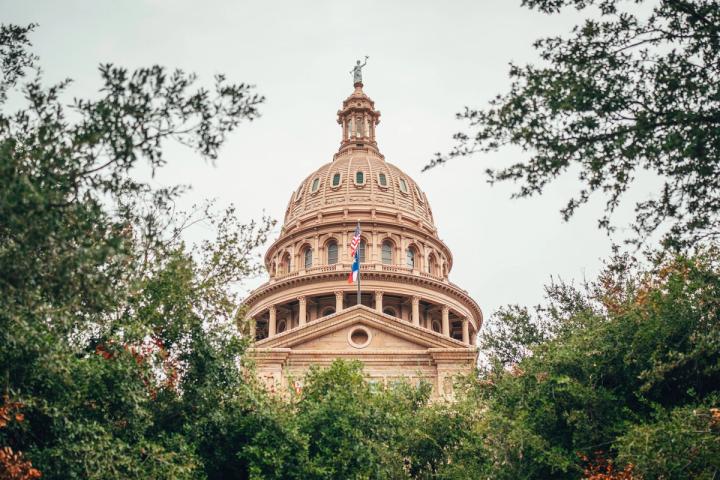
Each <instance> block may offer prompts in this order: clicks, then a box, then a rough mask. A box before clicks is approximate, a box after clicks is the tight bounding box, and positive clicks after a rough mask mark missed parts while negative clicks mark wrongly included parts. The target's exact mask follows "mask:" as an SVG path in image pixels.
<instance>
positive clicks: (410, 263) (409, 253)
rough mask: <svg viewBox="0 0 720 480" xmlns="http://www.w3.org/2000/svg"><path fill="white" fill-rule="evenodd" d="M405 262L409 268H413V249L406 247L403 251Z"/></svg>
mask: <svg viewBox="0 0 720 480" xmlns="http://www.w3.org/2000/svg"><path fill="white" fill-rule="evenodd" d="M405 257H406V264H407V266H408V267H410V268H415V250H413V249H412V248H408V249H407V250H406V252H405Z"/></svg>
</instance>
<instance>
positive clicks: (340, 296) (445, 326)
mask: <svg viewBox="0 0 720 480" xmlns="http://www.w3.org/2000/svg"><path fill="white" fill-rule="evenodd" d="M346 293H348V292H346V291H342V290H338V291H335V312H336V313H337V312H341V311H342V310H343V309H344V308H345V307H344V298H345V294H346ZM350 293H351V294H352V292H350ZM365 293H367V292H365ZM373 293H374V297H375V310H376V311H377V312H378V313H383V294H384V293H385V292H384V291H382V290H375V291H374V292H373ZM296 300H297V302H298V318H297V319H298V322H297V324H298V326H299V327H302V326H303V325H305V324H306V323H307V319H308V311H307V297H306V296H304V295H301V296H298V297H296ZM410 300H411V312H412V313H411V317H410V321H411V323H412V324H413V325H415V326H418V327H420V326H421V325H420V300H421V297H420V296H417V295H415V296H412V297H410ZM277 310H278V307H277V305H270V306H269V307H267V313H268V322H267V323H268V338H272V337H274V336H275V335H277V334H278V333H279V332H278V329H277V326H278V320H277ZM441 312H442V323H441V325H442V329H441V332H440V333H442V334H443V335H445V336H448V337H449V336H451V332H450V307H449V306H447V305H442V307H441ZM318 318H319V317H318ZM398 320H400V321H405V320H402V319H401V318H398ZM460 321H461V324H462V342H463V343H465V344H470V322H469V320H468V318H467V317H460ZM255 322H256V320H255V319H254V318H253V319H252V321H251V335H252V336H253V337H254V336H255Z"/></svg>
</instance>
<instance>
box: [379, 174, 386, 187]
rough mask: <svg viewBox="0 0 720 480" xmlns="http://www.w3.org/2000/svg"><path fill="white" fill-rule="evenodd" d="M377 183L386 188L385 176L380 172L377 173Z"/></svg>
mask: <svg viewBox="0 0 720 480" xmlns="http://www.w3.org/2000/svg"><path fill="white" fill-rule="evenodd" d="M378 185H380V186H381V187H383V188H387V186H388V183H387V176H386V175H385V174H384V173H382V172H380V173H378Z"/></svg>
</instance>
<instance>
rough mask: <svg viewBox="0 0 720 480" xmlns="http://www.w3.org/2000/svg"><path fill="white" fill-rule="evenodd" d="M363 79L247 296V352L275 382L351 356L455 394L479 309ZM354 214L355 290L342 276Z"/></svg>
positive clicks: (471, 352) (379, 373)
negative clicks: (390, 149) (382, 134)
mask: <svg viewBox="0 0 720 480" xmlns="http://www.w3.org/2000/svg"><path fill="white" fill-rule="evenodd" d="M362 87H363V85H362V84H361V83H357V84H355V91H354V92H353V93H352V95H350V97H348V98H347V99H346V100H345V101H344V102H343V108H342V109H341V110H340V111H339V112H338V123H339V124H340V125H341V127H342V140H341V143H340V149H339V151H338V153H336V154H335V156H334V158H333V160H332V162H330V163H327V164H325V165H323V166H322V167H320V168H319V169H318V170H317V171H315V172H313V173H312V174H311V175H309V176H308V177H307V178H305V179H304V180H303V181H302V183H301V184H300V186H299V187H298V189H297V190H296V191H295V192H293V194H292V195H291V198H290V201H289V204H288V208H287V210H286V213H285V221H284V225H283V227H282V230H281V233H280V236H279V238H278V239H277V240H276V241H275V242H274V243H273V244H272V245H271V246H270V248H269V249H268V251H267V253H266V255H265V265H266V267H267V270H268V272H269V273H270V279H269V281H268V282H267V283H265V284H264V285H262V286H260V287H259V288H257V289H256V290H254V291H253V292H251V293H250V295H249V296H248V298H246V300H245V302H244V306H245V309H243V312H244V315H245V318H246V320H247V321H246V322H244V324H243V326H242V327H243V328H246V331H247V332H248V333H249V334H251V335H252V336H254V338H255V339H256V342H255V346H254V348H252V349H251V351H250V355H251V356H252V357H253V358H254V360H255V362H256V366H257V372H258V375H259V376H260V377H261V378H263V379H264V380H265V381H266V382H268V384H270V385H275V386H277V387H278V388H279V387H283V386H288V384H289V382H290V381H293V382H299V381H301V380H300V379H301V378H302V377H303V375H304V373H305V372H306V371H307V368H308V367H309V366H310V365H311V364H319V365H327V364H329V363H330V362H331V361H332V360H334V359H335V358H347V359H359V360H361V361H362V362H363V363H364V365H365V371H366V373H367V375H368V377H369V379H370V381H373V382H381V383H384V384H387V383H388V382H394V381H397V380H399V379H401V378H405V379H409V380H410V381H413V382H415V381H420V380H423V381H428V382H430V383H431V384H432V385H433V387H434V389H433V390H434V392H435V395H437V396H446V395H451V394H452V381H451V377H452V376H454V375H456V374H457V373H460V372H466V371H469V370H470V369H471V368H472V367H473V366H474V365H475V362H476V360H477V350H476V348H475V347H474V345H475V338H476V335H477V332H478V330H479V329H480V327H481V326H482V321H483V317H482V311H481V310H480V307H479V306H478V305H477V304H476V303H475V301H474V300H473V299H472V298H470V297H469V296H468V294H467V292H466V291H465V290H462V289H461V288H460V287H458V286H456V285H454V284H453V283H451V282H450V281H449V279H448V275H449V273H450V270H451V269H452V264H453V257H452V254H451V252H450V249H449V248H448V247H447V245H445V244H444V243H443V242H442V241H441V240H440V238H439V237H438V233H437V229H436V227H435V224H434V221H433V216H432V210H431V209H430V204H429V202H428V199H427V197H426V195H425V194H424V193H423V192H422V190H421V189H420V188H419V187H418V185H417V184H416V183H415V181H414V180H413V179H411V178H410V177H409V176H407V175H406V174H405V173H403V172H402V171H401V170H400V169H398V168H397V167H395V166H394V165H392V164H390V163H388V162H386V161H385V157H384V156H383V155H382V154H381V153H380V151H379V150H378V148H377V143H376V140H375V127H376V125H377V124H378V123H379V121H380V112H378V111H376V110H375V106H374V102H373V101H372V100H370V98H368V97H367V95H365V93H364V92H363V90H362ZM358 222H359V224H360V228H361V231H362V242H361V245H360V262H361V270H360V275H361V295H360V298H358V295H357V285H356V284H348V280H347V279H348V275H349V272H350V269H351V265H352V259H351V258H350V255H349V243H350V240H351V239H352V237H353V233H354V230H355V227H356V225H357V224H358ZM358 300H359V301H358Z"/></svg>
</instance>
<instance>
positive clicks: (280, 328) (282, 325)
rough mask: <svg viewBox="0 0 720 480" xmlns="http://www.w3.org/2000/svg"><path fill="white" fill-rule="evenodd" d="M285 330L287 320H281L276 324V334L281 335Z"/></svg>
mask: <svg viewBox="0 0 720 480" xmlns="http://www.w3.org/2000/svg"><path fill="white" fill-rule="evenodd" d="M285 330H287V320H285V319H283V320H280V321H279V322H278V323H277V333H282V332H284V331H285Z"/></svg>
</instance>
